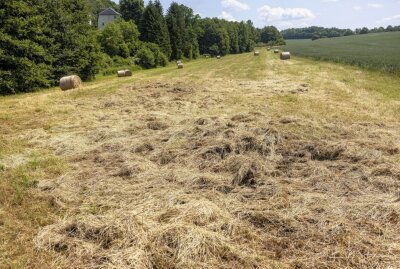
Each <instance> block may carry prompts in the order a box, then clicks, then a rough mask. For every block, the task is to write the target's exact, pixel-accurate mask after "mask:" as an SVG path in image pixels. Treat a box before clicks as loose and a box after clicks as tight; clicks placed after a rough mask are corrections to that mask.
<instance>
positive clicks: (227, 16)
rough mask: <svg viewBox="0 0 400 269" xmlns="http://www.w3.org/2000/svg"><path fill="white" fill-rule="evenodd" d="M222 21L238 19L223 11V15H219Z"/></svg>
mask: <svg viewBox="0 0 400 269" xmlns="http://www.w3.org/2000/svg"><path fill="white" fill-rule="evenodd" d="M219 17H220V18H221V19H224V20H227V21H236V19H235V18H234V17H233V16H232V14H230V13H228V12H226V11H222V13H221V15H219Z"/></svg>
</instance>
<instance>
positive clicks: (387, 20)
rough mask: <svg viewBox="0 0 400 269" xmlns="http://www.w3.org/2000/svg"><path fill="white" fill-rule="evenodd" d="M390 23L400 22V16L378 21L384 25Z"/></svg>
mask: <svg viewBox="0 0 400 269" xmlns="http://www.w3.org/2000/svg"><path fill="white" fill-rule="evenodd" d="M389 21H400V14H397V15H394V16H391V17H386V18H383V19H382V20H380V21H378V23H384V22H389Z"/></svg>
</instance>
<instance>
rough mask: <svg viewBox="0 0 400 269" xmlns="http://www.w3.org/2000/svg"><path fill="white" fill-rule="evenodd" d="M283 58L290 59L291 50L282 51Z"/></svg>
mask: <svg viewBox="0 0 400 269" xmlns="http://www.w3.org/2000/svg"><path fill="white" fill-rule="evenodd" d="M281 60H290V52H282V53H281Z"/></svg>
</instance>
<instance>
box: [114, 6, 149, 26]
mask: <svg viewBox="0 0 400 269" xmlns="http://www.w3.org/2000/svg"><path fill="white" fill-rule="evenodd" d="M119 7H120V8H119V9H120V12H121V14H122V17H123V18H124V19H125V20H127V21H129V20H132V21H134V23H135V24H136V25H139V23H140V19H141V18H142V14H143V11H144V1H143V0H120V2H119Z"/></svg>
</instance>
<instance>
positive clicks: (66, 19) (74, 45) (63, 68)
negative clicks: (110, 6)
mask: <svg viewBox="0 0 400 269" xmlns="http://www.w3.org/2000/svg"><path fill="white" fill-rule="evenodd" d="M89 19H90V12H89V10H88V8H87V3H86V2H85V1H84V0H59V1H55V0H26V1H22V0H13V1H1V2H0V65H1V67H2V68H1V71H0V86H1V87H0V88H1V93H3V94H7V93H16V92H23V91H32V90H35V89H37V88H40V87H48V86H50V85H55V84H56V83H57V82H58V80H59V79H60V77H61V76H64V75H68V74H77V75H79V76H81V78H82V79H84V80H88V79H92V78H93V77H94V75H95V73H96V71H97V67H98V65H97V63H98V60H99V46H98V44H97V42H96V40H95V33H94V30H93V28H92V27H91V26H90V24H89Z"/></svg>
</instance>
